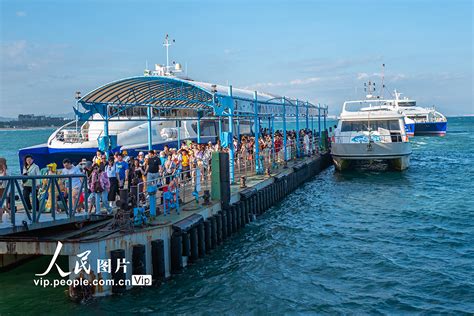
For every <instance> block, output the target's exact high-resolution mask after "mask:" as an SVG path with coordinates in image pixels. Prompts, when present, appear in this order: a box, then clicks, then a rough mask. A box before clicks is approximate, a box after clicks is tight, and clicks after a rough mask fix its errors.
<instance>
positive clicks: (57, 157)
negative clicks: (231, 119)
mask: <svg viewBox="0 0 474 316" xmlns="http://www.w3.org/2000/svg"><path fill="white" fill-rule="evenodd" d="M163 45H164V46H165V47H166V50H167V65H166V66H162V65H159V64H156V65H155V70H148V69H145V71H144V76H143V77H166V78H169V80H172V81H180V82H189V83H191V84H192V85H193V86H195V87H197V88H199V89H202V90H206V91H211V90H212V91H216V92H219V93H222V94H227V93H228V87H227V86H221V85H216V84H211V83H206V82H198V81H194V80H191V79H189V78H188V77H185V76H181V75H180V73H181V72H182V69H181V65H180V64H174V65H173V66H170V65H169V61H168V48H169V46H170V45H171V43H170V41H169V40H168V37H166V39H165V43H164V44H163ZM143 77H133V78H126V79H122V81H124V82H128V81H130V80H133V79H137V80H138V79H142V78H143ZM119 81H120V80H119ZM101 88H102V87H99V88H98V89H101ZM96 90H97V89H96ZM96 90H94V91H96ZM94 91H92V92H91V93H93V92H94ZM233 93H234V96H237V97H238V96H242V97H253V93H254V92H253V91H248V90H243V89H238V88H234V89H233ZM258 97H259V98H261V99H271V98H274V96H273V95H269V94H265V93H258ZM77 99H78V100H79V99H80V96H77ZM176 102H178V101H176ZM147 110H148V107H147V106H134V107H130V108H127V109H125V110H122V109H119V108H117V107H113V106H110V107H108V115H109V117H110V119H109V121H108V135H109V138H110V147H109V148H110V150H111V152H121V151H124V150H126V151H127V152H128V155H130V156H137V155H138V153H139V152H140V151H145V150H147V149H148V143H147V138H148V130H149V129H148V122H147ZM155 110H156V109H153V111H155ZM154 114H155V113H154ZM160 117H161V118H163V119H166V118H168V119H169V120H162V121H152V122H151V130H152V133H153V142H152V147H153V149H158V150H161V149H163V147H164V146H165V145H168V146H169V147H174V148H179V147H180V144H179V141H184V140H186V141H188V140H189V141H197V140H198V134H197V133H198V127H197V125H198V120H196V119H195V117H196V115H195V113H192V110H189V109H174V110H172V111H170V112H168V113H161V114H160ZM193 118H194V119H193ZM221 124H222V130H227V129H228V120H222V122H221ZM234 124H235V123H234ZM252 129H253V122H252V121H250V120H240V122H239V125H238V130H239V133H240V134H241V135H246V134H250V133H251V132H252ZM234 130H237V127H236V126H234ZM199 131H200V132H199V136H200V137H199V140H200V142H201V143H207V142H209V141H211V142H213V143H215V142H216V141H217V139H218V134H219V122H218V121H217V120H216V119H215V118H214V119H206V118H203V119H201V120H200V121H199ZM103 136H104V122H103V119H102V118H101V115H100V114H97V113H96V114H93V116H92V117H90V118H89V119H88V120H86V121H80V120H77V119H76V120H74V121H71V122H69V123H67V124H65V125H64V126H62V127H60V128H58V129H57V130H55V131H54V132H53V133H52V134H51V136H50V137H49V138H48V141H47V143H45V144H40V145H36V146H31V147H27V148H22V149H20V151H19V159H20V165H22V164H23V159H24V157H25V156H26V155H32V156H33V157H34V159H35V163H36V164H37V165H39V166H40V167H45V166H46V165H47V164H49V163H51V162H56V163H57V164H59V165H62V160H63V159H64V158H69V159H70V160H71V161H72V162H73V163H78V162H80V161H81V159H82V158H92V157H93V156H94V154H95V153H96V151H97V150H99V149H101V144H100V142H101V139H103V138H104V137H103Z"/></svg>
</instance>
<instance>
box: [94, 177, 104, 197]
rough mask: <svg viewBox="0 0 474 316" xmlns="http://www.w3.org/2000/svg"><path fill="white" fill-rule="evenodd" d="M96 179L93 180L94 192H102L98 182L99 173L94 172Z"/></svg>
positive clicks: (102, 189)
mask: <svg viewBox="0 0 474 316" xmlns="http://www.w3.org/2000/svg"><path fill="white" fill-rule="evenodd" d="M95 177H96V181H95V182H94V193H102V192H104V188H103V187H102V185H101V184H100V177H99V174H97V173H96V174H95Z"/></svg>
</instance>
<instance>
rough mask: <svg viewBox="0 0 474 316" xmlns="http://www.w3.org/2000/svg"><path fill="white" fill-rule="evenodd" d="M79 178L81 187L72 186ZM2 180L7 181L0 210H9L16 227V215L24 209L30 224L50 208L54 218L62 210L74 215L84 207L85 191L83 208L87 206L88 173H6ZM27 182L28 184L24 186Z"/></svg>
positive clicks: (35, 221)
mask: <svg viewBox="0 0 474 316" xmlns="http://www.w3.org/2000/svg"><path fill="white" fill-rule="evenodd" d="M77 178H79V181H80V182H81V183H80V185H79V187H77V186H75V187H73V183H72V182H73V179H77ZM0 181H2V183H6V184H5V189H4V192H3V195H2V196H0V209H4V210H6V211H8V212H9V213H10V221H11V224H12V225H13V226H16V222H15V221H16V215H17V213H19V211H21V210H23V211H24V213H25V214H26V216H27V218H28V220H29V221H30V223H39V221H40V217H41V214H43V213H47V212H48V210H49V212H50V213H51V218H52V219H53V221H54V220H56V215H57V214H58V213H61V212H62V211H64V212H65V214H66V215H68V217H69V218H72V217H74V215H75V213H76V209H77V208H78V207H80V206H81V203H80V200H81V195H82V194H84V202H83V203H84V209H85V210H87V209H88V190H87V177H86V176H85V175H39V176H4V177H0ZM27 183H28V185H25V184H27ZM29 184H31V186H30V185H29ZM22 186H23V188H22ZM25 188H31V189H25ZM30 195H31V199H30ZM73 197H74V199H73ZM27 199H28V201H29V203H28V202H27ZM17 200H18V201H19V203H17ZM29 205H31V208H30V207H29Z"/></svg>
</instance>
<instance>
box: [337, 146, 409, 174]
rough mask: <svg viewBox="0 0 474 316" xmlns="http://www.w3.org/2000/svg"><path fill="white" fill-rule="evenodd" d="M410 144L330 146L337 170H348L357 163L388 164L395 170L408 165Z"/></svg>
mask: <svg viewBox="0 0 474 316" xmlns="http://www.w3.org/2000/svg"><path fill="white" fill-rule="evenodd" d="M411 152H412V151H411V144H410V143H408V142H400V143H340V144H337V143H335V144H332V148H331V154H332V158H333V161H334V165H335V167H336V169H337V170H339V171H343V170H346V169H350V168H351V167H353V166H355V165H356V164H357V163H361V162H362V163H365V162H368V163H373V162H377V161H381V162H388V163H389V166H390V167H391V168H393V169H395V170H400V171H401V170H405V169H407V168H408V167H409V165H410V155H411Z"/></svg>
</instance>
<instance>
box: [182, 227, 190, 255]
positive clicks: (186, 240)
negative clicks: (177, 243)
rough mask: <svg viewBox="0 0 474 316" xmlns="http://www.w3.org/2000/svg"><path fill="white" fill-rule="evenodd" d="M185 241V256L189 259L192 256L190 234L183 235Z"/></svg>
mask: <svg viewBox="0 0 474 316" xmlns="http://www.w3.org/2000/svg"><path fill="white" fill-rule="evenodd" d="M181 237H182V240H183V256H185V257H189V256H190V255H191V241H190V240H189V232H183V233H182V234H181Z"/></svg>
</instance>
